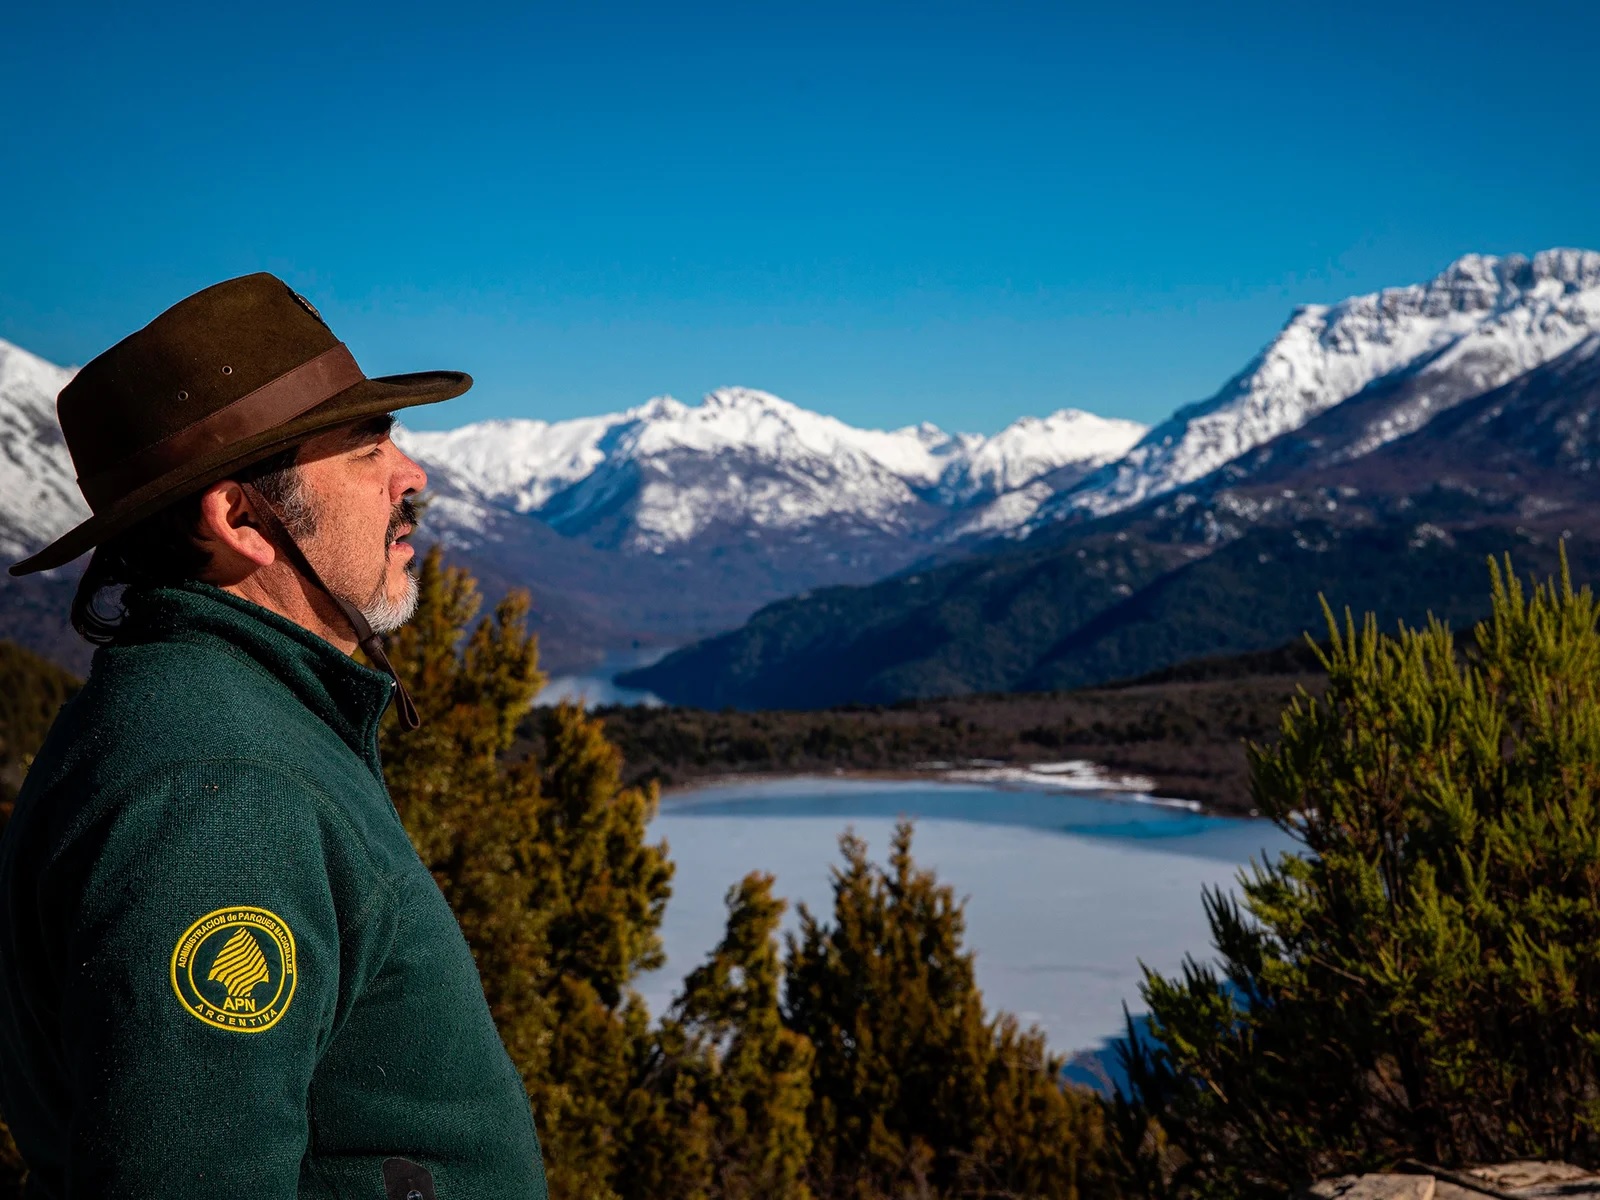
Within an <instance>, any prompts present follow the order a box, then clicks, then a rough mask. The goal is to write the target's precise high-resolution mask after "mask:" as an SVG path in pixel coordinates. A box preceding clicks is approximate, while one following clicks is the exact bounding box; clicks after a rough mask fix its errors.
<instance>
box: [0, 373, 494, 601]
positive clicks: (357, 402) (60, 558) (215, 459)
mask: <svg viewBox="0 0 1600 1200" xmlns="http://www.w3.org/2000/svg"><path fill="white" fill-rule="evenodd" d="M471 386H472V376H470V375H467V374H464V373H463V372H460V371H421V372H417V373H415V374H411V375H384V376H380V377H379V378H376V379H363V380H362V381H361V382H360V383H358V384H355V385H353V386H351V387H348V388H346V389H345V390H344V391H342V392H340V393H338V394H337V395H335V396H331V397H329V398H328V399H327V400H324V401H323V402H322V403H321V404H319V405H317V406H316V407H315V408H313V409H310V410H308V411H307V412H304V413H301V414H300V415H299V416H298V417H296V418H295V419H294V420H292V421H287V422H285V423H284V424H282V425H277V426H274V427H273V428H272V429H269V430H267V431H265V432H264V433H259V434H257V435H256V436H255V437H252V438H247V439H245V440H244V441H241V442H236V443H234V444H233V445H230V446H226V447H224V448H223V449H221V450H219V451H217V452H216V453H214V454H211V455H208V456H205V457H203V458H199V459H196V460H195V461H193V462H188V463H185V464H184V465H183V466H181V467H179V468H177V469H175V470H172V471H169V472H167V473H166V474H165V475H162V476H161V477H160V478H158V479H153V480H151V481H150V482H149V483H147V484H145V485H144V486H143V487H140V488H138V489H137V490H135V491H133V492H131V493H129V494H128V495H126V496H124V497H122V498H121V499H120V500H118V501H117V502H116V503H115V504H113V505H110V506H109V507H107V508H106V509H105V511H103V512H98V513H95V514H94V516H92V517H90V518H89V519H88V520H87V521H85V522H83V524H81V525H77V526H75V527H74V528H72V529H69V530H68V531H67V532H66V533H64V534H62V535H61V536H60V537H59V538H57V539H56V540H55V541H53V542H51V543H50V544H49V545H48V546H46V547H45V548H44V549H43V550H41V551H39V552H38V553H37V554H35V555H33V556H32V557H31V558H25V559H23V560H22V561H21V562H19V563H17V564H16V565H14V566H13V567H12V568H11V574H13V575H31V574H33V573H34V572H35V571H49V570H52V569H54V568H56V567H62V566H65V565H66V564H67V563H69V562H71V561H72V560H73V559H75V558H77V557H78V556H79V555H80V554H84V553H86V552H88V551H90V550H92V549H94V548H95V547H96V546H98V545H100V544H101V543H102V542H104V541H107V540H109V539H110V538H113V537H115V536H116V535H117V534H119V533H121V532H123V531H124V530H126V529H129V528H131V527H132V526H134V525H137V524H138V523H139V522H140V521H142V520H144V519H145V518H146V517H148V516H153V515H154V514H155V513H157V512H160V511H161V509H163V508H165V507H166V506H167V505H168V504H171V503H172V502H173V501H174V500H178V499H181V498H182V497H184V496H188V495H192V494H193V493H195V492H197V491H199V490H201V489H202V488H207V487H210V486H211V485H212V484H213V483H216V482H217V481H218V480H219V479H226V478H227V477H228V476H229V474H231V473H232V472H234V471H238V470H240V469H242V468H244V467H248V466H250V465H251V464H252V463H258V462H260V461H261V460H262V459H264V458H270V457H271V456H272V455H274V454H276V453H278V452H279V451H280V450H287V449H288V448H289V447H290V446H293V445H296V444H298V443H300V442H303V441H305V440H306V439H307V438H311V437H315V436H316V435H317V434H319V433H321V432H323V431H324V430H327V429H332V428H334V427H335V426H338V425H344V424H346V423H348V422H350V421H359V420H361V419H362V418H364V417H375V416H379V415H381V414H383V413H390V412H395V411H397V410H399V409H402V408H415V407H417V406H418V405H421V404H437V403H438V402H439V401H441V400H451V399H454V398H455V397H456V396H459V395H461V394H462V393H463V392H465V391H466V390H467V389H468V388H470V387H471Z"/></svg>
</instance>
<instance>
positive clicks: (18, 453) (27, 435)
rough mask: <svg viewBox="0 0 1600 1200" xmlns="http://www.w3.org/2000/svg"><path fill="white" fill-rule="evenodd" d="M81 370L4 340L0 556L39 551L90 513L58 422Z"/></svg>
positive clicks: (0, 346) (0, 358)
mask: <svg viewBox="0 0 1600 1200" xmlns="http://www.w3.org/2000/svg"><path fill="white" fill-rule="evenodd" d="M74 374H76V371H74V370H71V369H68V368H63V367H58V366H55V365H54V364H52V363H48V362H46V361H45V360H44V359H42V358H37V357H35V356H34V355H32V354H29V353H28V352H27V351H26V350H22V349H19V348H18V347H16V346H13V345H12V344H11V343H9V342H6V341H0V555H3V556H4V557H5V558H6V559H7V560H8V561H9V560H13V559H17V558H21V557H23V556H24V555H26V554H31V553H32V552H33V551H35V550H37V549H39V548H40V547H41V546H43V545H44V544H45V543H46V542H49V541H51V540H52V539H54V538H55V537H57V536H58V535H60V534H62V533H64V532H66V530H68V529H70V528H71V527H72V526H74V525H76V524H77V523H78V522H79V521H82V520H84V519H85V518H86V517H88V515H89V509H88V506H87V505H85V504H84V502H83V497H82V496H81V495H80V494H79V492H78V484H77V473H76V472H75V471H74V470H73V469H72V458H71V456H69V455H68V454H67V446H66V443H65V442H64V441H62V440H61V428H60V426H58V425H57V424H56V393H57V392H59V391H60V390H61V389H62V388H63V387H65V386H66V383H67V380H69V379H71V378H72V377H73V375H74Z"/></svg>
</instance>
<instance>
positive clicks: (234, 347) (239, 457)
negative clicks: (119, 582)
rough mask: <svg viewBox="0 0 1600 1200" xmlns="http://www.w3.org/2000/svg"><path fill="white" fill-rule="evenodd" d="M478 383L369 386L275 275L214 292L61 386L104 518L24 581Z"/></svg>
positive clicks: (90, 490)
mask: <svg viewBox="0 0 1600 1200" xmlns="http://www.w3.org/2000/svg"><path fill="white" fill-rule="evenodd" d="M471 386H472V377H471V376H470V375H464V374H462V373H461V372H459V371H424V372H421V373H419V374H415V375H385V376H382V377H380V378H378V379H368V378H367V377H366V376H365V375H363V374H362V373H361V368H360V367H358V366H357V365H356V360H355V359H354V358H353V357H351V354H350V351H349V350H347V349H345V346H344V343H343V342H341V341H339V339H338V338H336V337H334V336H333V332H332V331H331V330H330V329H329V328H328V327H327V326H326V325H325V324H323V321H322V317H321V316H320V315H318V313H317V310H316V309H314V308H312V307H311V305H310V304H308V303H307V302H306V300H305V299H304V298H303V297H302V296H300V295H299V294H298V293H296V292H295V291H294V290H293V289H292V288H290V287H289V285H288V284H286V283H284V282H283V280H281V279H279V278H277V277H276V276H274V275H268V274H265V273H262V274H258V275H244V276H241V277H240V278H238V279H230V280H228V281H226V282H225V283H219V284H216V285H215V286H214V287H208V288H206V289H205V290H204V291H203V292H196V293H195V294H194V295H192V296H190V297H189V298H188V299H187V300H180V301H179V302H178V303H177V304H174V305H173V306H172V307H171V308H169V309H167V311H166V312H164V313H162V314H161V315H160V316H159V317H157V318H156V319H155V320H154V321H151V322H150V324H148V325H146V326H145V327H144V328H143V329H141V330H139V332H138V333H135V334H132V335H131V336H129V337H126V338H123V339H122V341H120V342H118V343H117V344H116V345H115V346H113V347H111V349H109V350H107V351H106V352H105V353H104V354H101V355H99V356H98V357H96V358H95V359H93V360H92V361H91V362H90V363H89V364H88V365H87V366H85V367H84V368H83V370H81V371H79V372H78V374H77V375H76V376H75V377H74V378H73V380H72V382H71V383H69V384H67V386H66V387H64V388H62V389H61V395H60V396H59V397H58V398H57V400H56V416H57V417H58V418H59V419H60V421H61V432H62V433H63V434H64V435H65V436H66V441H67V449H68V450H69V451H71V453H72V463H73V466H75V467H76V468H77V471H78V487H79V488H80V489H81V490H82V492H83V498H84V499H85V500H87V501H88V502H89V508H90V509H91V510H92V511H93V513H94V515H93V516H91V517H90V518H89V519H88V520H87V521H85V522H84V523H83V524H81V525H79V526H78V527H77V528H75V529H72V530H69V531H68V532H67V533H66V534H64V535H63V536H61V537H60V538H58V539H56V540H55V541H54V542H52V543H51V544H50V545H48V546H46V547H45V548H44V549H43V550H41V551H39V553H37V554H35V555H34V556H33V557H32V558H28V559H25V560H23V561H22V562H19V563H17V564H16V565H15V566H13V567H12V568H11V573H12V574H13V575H27V574H30V573H31V572H34V571H46V570H49V569H50V568H52V567H59V566H62V565H63V564H65V563H68V562H70V561H71V560H72V559H74V558H76V557H77V556H78V555H80V554H82V553H83V552H84V551H86V550H90V549H92V548H93V547H95V546H98V545H99V544H100V543H101V542H103V541H105V540H106V539H108V538H111V537H113V536H115V535H116V534H118V533H121V532H122V531H123V530H125V529H127V528H128V527H129V526H131V525H133V524H135V523H137V522H138V521H140V520H142V519H144V518H145V517H147V516H150V515H151V514H152V513H155V512H158V511H160V509H161V508H162V507H164V506H165V505H167V504H170V503H171V502H172V501H174V500H177V499H180V498H181V497H183V496H187V495H190V494H192V493H194V492H197V491H199V490H200V489H202V488H205V487H208V486H210V485H211V484H213V483H215V482H216V481H217V480H219V479H226V478H227V477H228V474H229V472H232V471H237V470H239V469H240V468H241V467H247V466H249V465H250V464H251V463H254V462H259V461H260V460H261V459H263V458H267V457H268V456H270V455H272V454H275V453H277V452H278V451H279V450H284V449H287V448H288V447H289V446H292V445H294V444H295V443H297V442H302V441H304V440H305V439H307V438H308V437H311V436H312V435H314V434H317V433H319V432H321V431H322V430H324V429H328V428H331V427H332V426H335V425H342V424H344V423H345V422H346V421H354V420H359V419H361V418H362V417H371V416H377V415H379V414H380V413H387V412H393V411H394V410H395V409H400V408H410V407H412V406H414V405H418V404H432V403H434V402H435V401H438V400H448V399H450V398H451V397H452V396H459V395H461V393H462V392H464V391H466V390H467V389H468V388H469V387H471Z"/></svg>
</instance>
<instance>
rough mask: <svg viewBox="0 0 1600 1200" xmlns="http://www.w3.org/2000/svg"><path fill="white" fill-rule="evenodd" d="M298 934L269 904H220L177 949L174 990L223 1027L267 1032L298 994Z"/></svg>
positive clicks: (201, 1014)
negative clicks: (295, 948)
mask: <svg viewBox="0 0 1600 1200" xmlns="http://www.w3.org/2000/svg"><path fill="white" fill-rule="evenodd" d="M296 979H297V965H296V962H295V953H294V934H293V933H291V932H290V931H289V926H288V925H286V924H284V922H283V921H282V920H281V919H279V918H278V916H277V915H275V914H274V913H270V912H268V911H267V910H266V909H264V908H244V907H240V908H219V909H217V910H216V912H211V913H207V914H206V915H205V916H203V917H201V918H200V919H199V920H198V921H196V922H195V923H194V924H193V925H191V926H189V928H188V929H186V930H185V931H184V934H183V936H182V937H181V938H179V939H178V945H177V947H176V948H175V949H174V950H173V951H172V990H173V991H174V992H176V993H177V994H178V999H179V1000H180V1001H181V1002H182V1003H183V1006H184V1008H186V1009H188V1010H189V1012H190V1013H192V1014H193V1015H194V1016H196V1017H198V1018H199V1019H200V1020H202V1021H204V1022H205V1023H206V1024H207V1025H215V1026H216V1027H217V1028H218V1029H226V1030H229V1031H231V1032H233V1033H262V1032H264V1031H265V1030H268V1029H271V1028H272V1027H273V1026H274V1025H276V1024H277V1023H278V1021H279V1019H280V1018H281V1017H282V1016H283V1014H284V1013H286V1012H287V1011H288V1010H289V1002H290V1001H291V1000H293V999H294V985H295V982H296Z"/></svg>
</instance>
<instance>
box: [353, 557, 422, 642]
mask: <svg viewBox="0 0 1600 1200" xmlns="http://www.w3.org/2000/svg"><path fill="white" fill-rule="evenodd" d="M387 574H388V572H387V571H385V575H387ZM416 612H417V577H416V576H415V575H412V574H411V573H410V572H409V571H408V572H407V573H406V590H405V594H404V595H402V596H401V597H400V599H398V600H391V599H389V597H388V594H387V593H386V592H385V590H384V587H383V584H381V583H380V584H379V585H378V590H377V591H376V592H375V593H374V594H373V595H372V597H371V598H370V599H368V601H367V602H366V603H365V604H363V605H362V606H361V615H362V616H364V617H365V618H366V619H367V624H368V625H371V626H372V632H374V633H393V632H394V631H395V630H396V629H399V628H400V626H402V625H404V624H405V623H406V622H407V621H409V620H411V618H412V617H413V616H415V615H416Z"/></svg>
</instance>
